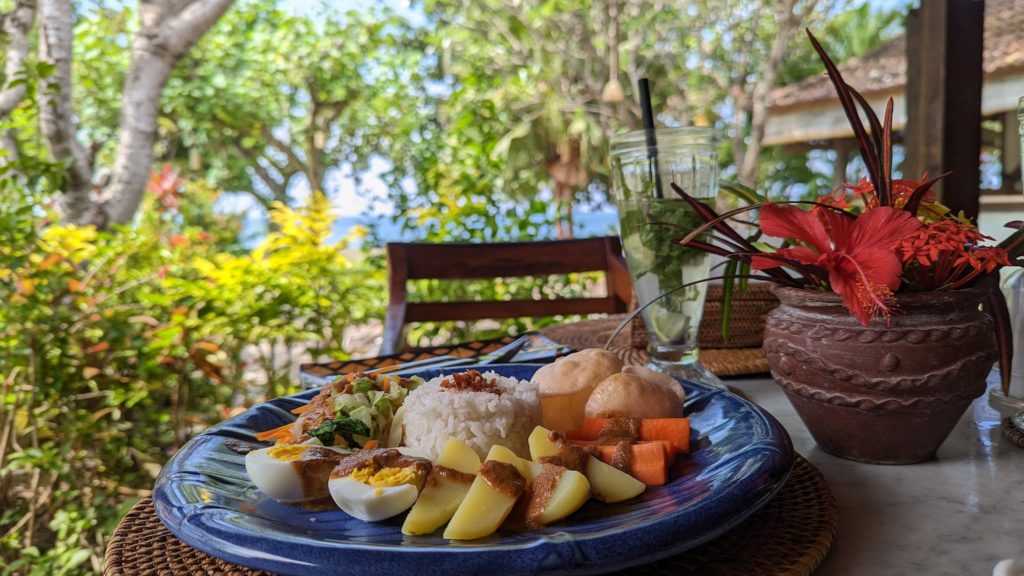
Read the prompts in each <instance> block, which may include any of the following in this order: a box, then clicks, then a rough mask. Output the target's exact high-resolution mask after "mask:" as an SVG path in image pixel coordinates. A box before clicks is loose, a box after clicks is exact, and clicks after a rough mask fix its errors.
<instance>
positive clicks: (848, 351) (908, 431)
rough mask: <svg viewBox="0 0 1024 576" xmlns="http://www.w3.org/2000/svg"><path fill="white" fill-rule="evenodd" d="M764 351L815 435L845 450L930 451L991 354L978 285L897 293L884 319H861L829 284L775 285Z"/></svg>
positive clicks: (981, 385)
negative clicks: (864, 322)
mask: <svg viewBox="0 0 1024 576" xmlns="http://www.w3.org/2000/svg"><path fill="white" fill-rule="evenodd" d="M775 295H776V296H778V297H779V300H780V301H781V302H782V304H781V305H780V306H779V307H778V308H776V309H775V310H774V311H772V312H771V313H770V314H769V315H768V320H767V323H766V326H765V333H764V352H765V355H766V356H767V357H768V364H769V366H770V367H771V372H772V376H773V377H774V378H775V381H776V382H777V383H778V384H779V386H781V387H782V389H783V391H785V393H786V396H787V397H789V401H790V402H791V403H792V404H793V408H795V409H796V411H797V413H798V414H799V415H800V418H801V419H802V420H803V421H804V424H806V425H807V428H808V430H810V432H811V435H812V436H813V437H814V440H815V441H816V442H817V443H818V445H819V446H821V448H822V449H824V450H825V451H826V452H829V453H832V454H835V455H836V456H840V457H843V458H848V459H850V460H858V461H862V462H871V463H878V464H909V463H913V462H921V461H924V460H928V459H930V458H932V457H933V456H934V455H935V451H936V450H938V448H939V446H940V445H941V444H942V442H943V441H945V439H946V436H948V435H949V433H950V431H951V430H952V429H953V427H954V426H955V425H956V423H957V421H958V420H959V419H960V416H962V415H963V413H964V411H965V410H966V409H967V406H968V405H970V403H971V401H972V400H973V399H974V398H977V397H978V396H980V395H981V394H982V393H983V392H984V391H985V378H986V376H987V374H988V373H989V371H990V370H991V369H992V365H993V364H994V363H995V361H996V341H995V336H994V331H993V325H992V320H991V318H990V317H989V316H988V314H986V313H984V312H982V311H981V310H980V309H979V304H980V303H981V300H982V299H983V298H984V292H982V291H979V290H960V291H955V292H917V293H906V294H898V295H897V303H898V312H897V313H895V314H893V316H892V319H891V321H890V322H889V323H888V325H887V324H886V322H885V321H884V320H878V319H876V320H872V322H871V324H870V325H869V326H867V327H865V326H861V325H860V323H858V322H857V320H856V319H855V318H854V317H853V316H852V315H851V314H850V312H849V311H848V310H847V309H846V308H844V307H843V305H842V300H841V299H840V297H839V296H838V295H836V294H833V293H831V292H828V293H826V292H818V291H812V290H802V289H797V288H787V287H778V288H776V289H775Z"/></svg>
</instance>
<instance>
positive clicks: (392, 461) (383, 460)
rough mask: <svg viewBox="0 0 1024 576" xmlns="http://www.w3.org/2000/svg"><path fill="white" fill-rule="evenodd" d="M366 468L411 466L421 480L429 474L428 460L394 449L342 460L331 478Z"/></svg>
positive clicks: (364, 451) (362, 453) (429, 465)
mask: <svg viewBox="0 0 1024 576" xmlns="http://www.w3.org/2000/svg"><path fill="white" fill-rule="evenodd" d="M367 466H372V467H373V469H374V470H375V471H376V470H380V469H382V468H408V467H410V466H411V467H414V468H416V470H417V471H418V472H420V474H421V476H422V477H423V478H426V476H427V475H428V474H430V468H431V464H430V460H427V459H426V458H417V457H415V456H406V455H405V454H402V453H401V452H399V451H398V449H396V448H374V449H373V450H361V451H359V452H356V453H355V454H352V455H350V456H347V457H345V458H344V459H342V460H341V461H340V462H338V465H337V466H336V467H335V468H334V470H332V471H331V478H344V477H345V476H351V475H352V472H355V471H356V470H358V469H360V468H365V467H367Z"/></svg>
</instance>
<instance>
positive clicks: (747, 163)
mask: <svg viewBox="0 0 1024 576" xmlns="http://www.w3.org/2000/svg"><path fill="white" fill-rule="evenodd" d="M797 3H798V0H786V1H785V2H782V3H780V5H779V7H778V9H777V10H776V12H775V16H776V21H777V22H778V25H779V29H778V31H777V33H776V35H775V38H774V39H773V40H772V46H771V49H770V50H769V51H768V59H767V60H766V61H765V63H764V68H763V70H762V71H761V76H760V78H758V80H757V82H756V83H755V84H754V89H753V92H752V93H751V96H750V102H749V104H750V110H749V114H750V136H749V138H748V139H747V142H746V146H744V147H743V148H744V149H743V153H742V156H737V158H736V164H737V166H738V167H739V174H738V177H739V180H740V183H742V184H743V185H745V186H750V187H752V188H753V187H754V186H756V185H757V168H758V157H759V156H760V155H761V150H762V148H763V147H762V145H761V141H762V140H763V139H764V125H765V121H766V120H767V118H768V93H769V92H771V89H772V87H773V86H774V85H775V77H776V76H777V75H778V72H779V67H780V66H781V65H782V61H783V60H784V59H785V56H786V48H787V47H788V46H789V43H790V40H791V39H792V36H793V32H794V31H795V30H796V26H797V24H799V23H800V22H801V20H803V17H804V15H805V14H809V13H810V12H811V11H813V10H814V5H815V4H816V3H817V0H812V1H810V2H808V3H807V5H806V6H805V7H804V9H803V10H798V9H797Z"/></svg>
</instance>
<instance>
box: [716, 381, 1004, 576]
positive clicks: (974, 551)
mask: <svg viewBox="0 0 1024 576" xmlns="http://www.w3.org/2000/svg"><path fill="white" fill-rule="evenodd" d="M989 381H990V386H993V385H994V384H995V381H994V379H992V378H990V379H989ZM726 385H727V386H729V387H730V388H731V389H733V390H735V391H737V392H740V393H742V394H743V395H744V396H746V397H747V398H749V399H750V400H751V401H753V402H755V403H757V404H759V405H761V406H763V407H764V408H765V409H767V410H768V411H769V412H771V413H772V414H773V415H774V416H775V417H776V418H778V420H779V421H780V422H781V423H782V425H783V426H785V428H786V430H788V431H789V434H790V437H791V438H792V439H793V447H794V448H795V449H796V451H797V452H799V453H800V454H802V455H803V456H804V457H805V458H807V459H808V460H810V462H811V463H813V464H814V465H815V467H817V468H818V470H820V471H821V473H822V474H824V476H825V479H826V480H827V481H828V483H829V486H830V487H831V488H832V493H833V494H834V495H835V497H836V500H837V501H838V504H839V528H838V533H837V535H836V540H835V543H834V544H833V545H832V548H831V550H830V551H829V553H828V556H827V557H826V558H825V561H824V562H823V563H822V565H821V567H820V568H819V570H818V571H817V573H816V574H822V575H847V574H854V575H859V574H867V575H872V576H884V575H888V574H893V575H917V574H922V575H924V574H927V575H930V576H931V575H942V574H949V575H956V576H961V575H988V574H991V573H992V569H993V567H994V566H995V564H996V563H997V562H998V561H999V560H1001V559H1004V558H1010V557H1018V558H1024V448H1019V447H1017V446H1016V445H1014V444H1012V443H1010V441H1009V440H1007V439H1006V438H1005V437H1004V436H1003V435H1002V432H1001V430H1000V426H1001V418H1002V416H1003V415H1004V414H1005V415H1009V414H1010V413H1011V411H1006V412H1005V413H1004V414H1001V413H1000V412H999V411H998V410H997V409H996V408H995V407H993V406H992V405H990V403H989V399H988V393H986V394H985V395H984V396H981V397H980V398H978V399H977V400H975V402H974V404H973V405H972V406H971V407H970V408H968V410H967V412H966V413H965V414H964V416H963V418H961V419H960V422H959V423H958V424H957V427H956V428H955V429H954V430H953V432H952V433H951V434H950V436H949V438H948V439H947V440H946V442H945V443H944V444H943V445H942V448H940V449H939V452H938V455H937V457H936V459H934V460H932V461H930V462H926V463H922V464H912V465H904V466H882V465H871V464H860V463H857V462H852V461H849V460H843V459H842V458H837V457H835V456H832V455H830V454H828V453H826V452H824V451H823V450H821V449H820V448H818V447H817V445H816V444H815V443H814V439H813V438H812V437H811V435H810V433H809V432H808V431H807V428H806V427H805V426H804V425H803V422H802V421H801V420H800V418H799V417H798V416H797V415H796V412H795V411H794V410H793V407H792V406H791V405H790V403H789V401H788V400H787V399H786V397H785V395H784V394H783V393H782V391H781V389H779V387H778V386H776V385H775V383H774V382H772V381H771V379H769V378H744V379H732V380H727V381H726Z"/></svg>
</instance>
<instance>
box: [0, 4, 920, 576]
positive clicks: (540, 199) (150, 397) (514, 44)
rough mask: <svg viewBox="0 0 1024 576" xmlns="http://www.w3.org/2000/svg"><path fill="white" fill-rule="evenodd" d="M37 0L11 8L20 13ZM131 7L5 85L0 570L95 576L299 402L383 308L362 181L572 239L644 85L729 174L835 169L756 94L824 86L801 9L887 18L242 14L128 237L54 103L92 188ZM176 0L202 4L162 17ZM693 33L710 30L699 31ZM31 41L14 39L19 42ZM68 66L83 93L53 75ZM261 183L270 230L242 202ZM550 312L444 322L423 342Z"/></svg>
mask: <svg viewBox="0 0 1024 576" xmlns="http://www.w3.org/2000/svg"><path fill="white" fill-rule="evenodd" d="M36 4H37V3H36V2H32V1H26V0H20V1H15V2H11V1H8V2H4V1H2V0H0V11H4V12H6V11H8V10H9V9H10V8H11V6H18V7H29V8H31V7H33V6H35V5H36ZM38 4H40V5H42V4H46V6H47V7H53V6H58V4H59V3H58V2H56V1H53V2H39V3H38ZM130 4H131V3H124V2H103V1H99V2H90V3H75V7H74V10H73V15H72V16H73V18H72V20H71V22H72V23H73V26H74V28H73V30H74V34H73V42H71V43H68V45H67V48H68V49H69V51H71V55H72V58H71V65H72V68H71V69H70V73H68V71H67V70H64V69H58V67H57V66H56V65H55V64H54V63H52V62H50V61H48V60H46V59H44V58H41V57H39V56H38V55H37V53H38V48H39V47H38V34H37V33H34V32H33V33H29V30H31V27H30V26H29V27H26V29H25V30H26V31H25V35H24V38H23V39H24V40H25V41H26V42H28V43H29V44H31V46H30V49H29V50H28V51H26V52H24V53H23V54H22V56H23V58H24V59H23V64H24V66H23V67H20V68H19V69H17V70H15V71H14V73H13V74H11V75H10V77H3V78H2V85H0V89H2V90H0V94H2V95H4V96H5V101H7V100H8V99H7V98H6V96H8V95H10V94H12V91H17V92H23V95H22V96H20V97H19V99H13V100H11V101H12V102H13V103H14V104H16V105H12V106H11V108H10V109H9V110H8V109H3V110H0V198H2V200H0V299H2V300H3V301H4V302H5V306H4V307H2V308H0V574H5V575H6V574H72V573H90V572H92V573H95V572H98V571H99V570H100V569H101V564H100V563H101V556H102V551H103V549H104V545H105V539H106V538H107V537H108V536H109V534H110V533H111V531H112V529H113V527H114V525H115V523H116V521H117V520H118V519H119V518H120V517H121V516H122V515H123V513H124V512H125V510H126V509H127V507H128V506H130V505H131V504H132V503H133V502H134V501H135V500H136V499H137V498H138V497H139V496H141V495H143V494H145V493H146V491H147V490H148V489H149V488H151V486H152V482H153V478H154V475H155V474H156V473H157V471H158V470H159V469H160V466H161V465H162V464H163V463H164V462H165V461H166V459H167V458H168V457H169V455H170V454H172V453H173V452H174V450H175V449H176V448H177V447H179V446H180V445H181V444H182V443H183V442H185V441H186V440H187V439H188V438H189V437H190V436H191V435H192V434H194V433H195V432H196V431H198V430H200V429H202V428H203V427H205V426H206V425H208V424H209V423H211V422H215V421H217V420H220V419H222V418H223V417H225V416H226V415H229V414H231V413H233V412H236V411H237V410H240V409H242V408H244V407H245V406H248V405H251V404H252V403H253V402H255V401H257V400H259V399H260V398H263V397H266V396H273V395H278V394H282V393H285V392H288V391H290V390H291V389H293V387H294V386H295V382H294V379H293V374H294V366H290V364H291V363H292V362H294V360H295V358H297V357H298V355H297V354H296V353H295V351H296V350H303V351H304V353H305V355H304V356H303V357H306V358H315V357H317V356H320V355H324V356H332V357H345V356H346V354H347V353H348V352H347V350H346V346H345V342H344V339H343V338H344V332H345V329H346V328H347V327H351V326H352V325H355V324H364V323H365V322H367V321H371V320H376V319H379V318H381V317H382V316H383V304H384V299H385V290H384V271H385V262H384V261H383V257H382V256H381V254H380V251H379V245H380V242H381V241H382V237H381V236H380V235H379V233H380V230H372V229H371V230H369V231H368V232H367V235H365V236H360V238H359V241H360V246H361V249H359V248H356V247H355V246H354V245H353V244H350V242H351V241H353V240H354V238H348V237H346V238H337V234H336V232H335V221H334V211H333V209H332V207H334V206H336V204H337V203H338V194H337V193H338V191H339V189H340V188H341V185H340V184H339V182H340V181H341V180H343V179H345V178H347V177H349V176H351V177H353V178H354V180H355V186H356V189H357V190H358V191H359V192H360V193H362V194H369V188H367V187H366V186H363V183H364V182H363V180H362V179H363V178H367V179H368V178H370V177H372V176H379V177H380V178H381V179H382V181H383V182H384V184H385V186H386V191H385V192H384V193H383V197H382V198H380V201H381V202H383V203H385V204H387V205H388V207H389V208H390V210H389V211H387V213H389V214H391V215H392V217H393V219H394V221H395V222H396V223H397V224H398V225H399V226H400V227H401V229H402V233H403V234H404V235H405V236H406V237H407V238H415V239H422V240H429V241H483V240H488V241H492V240H513V239H519V240H522V239H532V238H550V237H554V236H559V235H561V236H568V235H571V234H573V233H576V232H578V231H579V229H580V226H579V222H578V220H577V217H578V215H579V214H580V213H581V212H583V211H585V210H587V209H590V208H594V207H595V206H600V205H601V204H602V203H605V202H606V201H607V198H606V191H607V177H608V175H607V168H606V167H607V164H608V162H607V140H608V138H609V137H610V135H611V134H613V133H615V132H616V131H619V130H624V129H629V128H633V127H636V126H637V124H638V122H639V118H640V112H639V107H638V105H637V104H636V103H635V98H634V97H633V89H632V87H633V86H635V84H636V81H637V79H639V78H640V77H642V76H648V77H650V78H652V79H653V80H654V93H653V96H654V99H655V103H656V107H657V108H658V110H659V111H660V112H661V116H660V118H659V120H660V121H661V122H664V123H666V124H672V123H700V124H706V125H715V126H718V127H720V128H722V129H723V130H724V131H727V132H731V134H732V135H734V136H735V138H732V139H731V141H730V142H729V143H728V144H726V145H725V146H724V147H723V154H722V157H723V159H724V160H723V164H726V165H727V164H731V163H733V162H734V161H736V162H738V159H739V157H740V156H742V155H745V154H754V156H756V157H758V158H762V159H765V160H767V161H766V162H764V163H762V164H761V166H762V168H761V169H759V171H757V173H756V175H755V176H754V179H756V180H761V181H767V182H786V183H787V185H788V184H789V183H792V182H793V181H801V180H807V179H809V178H812V177H816V178H819V179H820V178H822V176H821V175H818V174H812V173H811V172H810V171H809V170H808V169H807V163H806V161H805V160H804V159H802V158H795V157H789V156H784V155H782V154H781V153H779V152H777V151H767V152H758V151H757V150H758V148H757V146H753V147H748V146H747V143H748V142H752V140H751V138H754V140H756V134H755V132H756V130H755V126H756V124H757V122H758V120H757V118H755V117H754V114H753V109H754V106H755V102H756V101H757V100H756V99H752V98H748V97H747V96H748V95H752V94H753V92H754V89H755V87H756V86H757V85H758V83H760V84H761V85H762V87H763V85H770V84H771V82H765V81H764V79H765V78H766V75H769V74H775V75H776V76H777V77H778V78H783V79H786V80H791V79H796V78H799V77H801V76H802V75H805V74H808V73H812V72H813V71H812V70H806V69H804V68H803V67H802V63H803V62H804V61H806V54H805V53H804V51H803V49H800V50H797V51H795V52H789V51H783V56H784V57H782V58H780V59H779V60H778V61H777V62H774V63H770V62H768V60H767V54H768V53H769V52H771V49H772V46H774V45H776V44H780V45H781V46H783V47H788V46H790V42H789V40H788V39H787V38H786V37H785V35H782V36H783V37H782V39H781V40H778V38H779V36H780V34H779V30H780V29H779V26H778V25H777V22H776V18H777V16H778V15H780V14H782V11H784V9H786V8H785V7H788V9H791V10H792V14H795V15H797V16H798V18H797V17H794V18H796V19H797V20H801V21H803V22H805V23H822V22H823V21H824V20H826V19H829V20H830V22H832V23H834V24H829V26H833V25H834V26H838V27H840V28H842V27H844V26H846V25H845V24H843V22H844V21H847V22H849V27H851V28H855V29H856V32H857V34H859V36H857V38H859V40H857V43H855V45H853V44H851V46H845V47H844V48H847V49H849V50H850V53H851V54H852V53H856V52H859V51H862V50H866V49H868V48H870V47H871V45H872V44H873V43H874V42H877V41H878V40H879V39H880V38H881V36H880V35H879V34H873V32H877V30H879V29H882V28H885V27H886V26H889V24H890V22H889V21H888V20H885V19H881V20H877V21H876V20H871V18H874V16H872V15H873V14H874V13H872V12H869V11H866V9H860V12H859V13H860V14H861V16H856V15H854V16H850V17H845V16H843V14H844V13H845V12H844V10H841V9H839V8H838V6H839V4H838V3H832V2H826V1H820V2H814V1H807V0H799V1H797V0H788V1H787V2H784V3H776V2H769V1H767V0H733V1H730V2H726V3H722V2H710V1H697V0H694V1H691V2H684V3H667V2H661V1H658V0H652V1H648V0H606V1H602V2H583V1H579V0H544V1H541V2H510V1H503V0H486V1H484V2H470V1H468V0H426V1H424V2H420V3H414V8H413V9H412V12H411V13H407V14H406V15H405V17H403V16H399V15H398V14H396V13H395V11H394V10H391V9H388V8H380V7H377V6H374V7H373V8H370V9H366V10H362V11H348V12H341V11H339V10H335V9H333V8H332V7H331V6H330V5H329V4H328V3H324V4H323V6H322V8H321V9H320V11H317V12H315V13H314V11H307V12H299V13H296V12H295V11H294V10H286V9H285V5H284V4H283V3H277V2H274V1H273V0H245V1H239V2H236V3H235V4H234V6H233V7H232V8H231V9H230V10H228V11H227V12H226V13H225V15H224V16H223V17H221V18H220V19H219V20H218V21H217V23H216V24H215V25H213V26H212V27H211V28H210V31H209V32H208V33H207V34H205V35H204V36H203V37H202V38H201V39H198V40H196V41H195V43H194V45H192V47H191V49H189V50H188V51H187V52H182V53H178V54H176V55H175V57H174V59H173V62H174V63H175V64H174V67H173V69H170V73H169V76H168V77H167V82H166V85H165V86H164V88H163V91H162V97H161V98H160V99H159V101H158V102H159V106H155V105H154V108H155V114H156V116H157V118H156V120H155V131H152V134H153V135H155V138H154V141H153V147H152V148H153V150H152V152H153V156H154V158H155V159H156V160H157V161H158V162H157V165H156V166H155V167H154V168H153V170H152V171H153V176H152V177H151V178H150V181H149V186H148V188H147V190H146V194H145V199H144V201H143V203H142V204H141V208H140V210H139V211H138V212H137V213H135V215H134V217H133V218H131V219H129V218H127V217H124V218H117V219H115V220H116V221H127V222H128V223H127V224H125V225H122V226H120V227H117V226H111V227H109V228H105V229H103V228H101V229H97V228H95V227H92V226H74V225H71V224H69V223H68V222H67V221H61V220H60V219H59V218H58V216H57V211H56V208H57V204H56V200H57V199H59V198H61V192H62V191H66V187H67V184H68V178H69V176H75V174H74V173H72V171H70V170H69V167H70V168H75V169H76V170H78V169H79V168H82V167H81V166H78V167H77V168H76V167H74V166H70V165H69V164H68V163H67V161H66V160H65V159H64V157H63V156H60V155H59V154H56V153H55V151H54V146H53V144H54V140H53V139H51V138H48V137H47V136H46V135H45V134H44V133H43V132H44V131H43V130H41V126H42V123H41V116H42V115H45V114H46V113H47V104H46V102H42V103H41V100H46V101H50V100H48V99H51V98H52V99H53V101H51V104H52V103H53V102H56V101H57V100H60V101H61V102H64V101H70V102H73V105H74V106H73V112H74V114H73V115H71V116H69V117H66V118H65V120H68V121H69V122H72V124H75V128H74V130H72V131H70V132H65V133H64V135H65V136H67V135H68V134H70V135H71V136H72V138H71V140H77V141H78V142H79V144H78V146H79V147H80V148H81V150H80V151H81V152H82V154H80V157H81V158H85V159H86V160H87V162H85V163H84V165H85V168H87V169H85V168H82V169H81V170H78V172H79V173H78V174H77V176H75V177H76V178H77V185H76V186H77V189H78V191H79V192H80V194H79V196H81V197H89V196H90V195H94V194H93V193H94V192H95V191H103V190H106V189H108V188H109V186H110V184H111V180H112V179H116V170H113V167H114V165H115V164H116V162H115V159H116V158H117V156H118V154H119V144H118V143H117V142H118V138H119V134H120V133H121V132H120V130H119V125H120V124H121V123H122V122H121V119H122V117H123V114H122V113H123V112H125V109H124V108H123V107H122V98H123V97H124V96H123V95H124V93H125V86H126V83H127V82H128V80H129V78H130V76H131V74H130V73H129V71H130V69H131V66H132V62H133V56H132V52H131V46H132V45H133V42H134V39H136V38H137V36H138V35H139V32H140V29H141V26H140V24H139V14H138V11H137V10H136V9H135V8H134V7H133V6H132V5H130ZM157 4H159V5H161V6H170V5H173V7H177V8H181V7H183V6H185V5H186V3H185V2H168V1H161V2H149V3H146V5H147V6H150V7H152V6H155V5H157ZM208 4H212V3H208ZM216 4H217V5H219V6H225V5H226V4H227V3H226V2H223V1H222V2H217V3H216ZM291 4H295V3H291ZM172 12H173V11H171V12H168V14H171V13H172ZM69 13H70V11H63V12H62V11H60V10H56V11H54V10H52V9H50V8H47V11H46V16H47V18H50V19H52V20H48V21H49V22H58V20H59V21H60V22H63V23H67V15H68V14H69ZM843 18H848V20H843ZM60 22H58V23H60ZM790 24H792V22H791V23H790ZM691 29H694V30H695V29H706V30H707V31H708V32H707V34H706V35H704V36H696V35H693V36H689V35H683V34H681V33H680V31H683V30H691ZM830 30H831V29H830ZM730 31H736V32H737V33H738V34H739V35H737V34H730ZM845 33H846V32H845V31H840V30H836V31H833V32H830V36H833V37H842V35H843V34H845ZM12 43H13V37H4V38H0V47H2V48H4V49H5V50H7V53H8V54H10V53H11V50H10V48H11V47H12V46H11V44H12ZM143 52H145V50H143ZM10 70H12V69H11V68H10V67H8V69H7V71H6V72H5V74H6V73H8V72H9V71H10ZM772 70H774V72H772ZM55 76H59V77H60V78H62V79H64V80H67V81H69V82H70V79H73V84H70V85H69V86H70V89H69V90H63V91H56V89H55V88H52V87H51V86H52V83H51V82H50V81H49V79H52V78H54V77H55ZM15 89H17V90H15ZM762 92H763V90H762ZM759 94H761V93H760V92H759ZM761 95H762V96H763V94H761ZM58 97H59V98H58ZM58 103H60V102H58ZM50 108H54V106H50ZM65 108H67V109H71V108H70V107H69V106H66V107H65ZM41 112H42V114H41ZM50 112H52V110H50ZM752 135H753V136H752ZM65 143H67V142H65ZM751 150H753V152H751ZM55 157H59V158H62V160H61V161H55V160H54V158H55ZM80 164H82V163H80ZM146 164H147V165H144V166H142V168H143V169H144V171H145V172H148V171H149V170H150V167H149V166H148V163H146ZM130 167H131V168H137V167H136V166H130ZM380 167H382V168H380ZM377 168H380V169H379V170H378V169H377ZM374 171H377V172H380V173H379V174H376V175H374V174H370V172H374ZM83 174H86V175H87V176H88V177H86V176H83ZM112 174H114V176H112ZM319 190H323V191H324V192H326V195H325V194H321V193H319V192H318V191H319ZM94 196H95V195H94ZM239 196H244V197H247V198H251V199H252V205H253V206H255V209H256V210H257V211H259V212H261V213H262V214H263V216H265V218H264V221H265V226H253V225H252V222H251V221H249V222H247V221H244V220H243V218H242V217H241V216H240V215H237V214H232V213H230V211H229V210H227V209H225V205H227V204H229V202H227V201H228V200H230V199H232V198H237V197H239ZM132 210H134V208H133V209H132ZM122 216H123V215H122ZM253 232H255V234H253ZM917 256H920V255H919V254H917V255H915V258H916V257H917ZM908 257H909V256H908ZM595 281H596V278H594V277H592V276H589V275H572V276H568V277H561V278H542V279H521V280H515V281H509V282H501V283H482V282H472V283H439V282H434V283H429V282H424V283H420V284H418V285H416V286H413V287H412V288H413V290H412V292H413V293H412V297H413V298H430V299H442V300H445V299H446V300H462V299H476V298H512V297H526V296H527V295H535V294H539V293H541V292H544V291H558V292H559V293H560V294H562V295H567V294H579V293H583V292H589V291H592V290H594V289H595V286H594V283H595ZM542 322H544V321H539V322H535V321H531V320H517V321H510V322H507V323H491V324H488V325H484V326H437V325H430V324H426V325H420V326H417V327H414V329H413V333H412V337H413V339H414V340H417V341H419V342H423V343H426V342H429V341H432V340H435V339H446V340H458V339H465V338H468V337H471V336H473V337H486V336H489V335H493V334H495V333H497V332H507V331H509V330H513V331H522V330H525V329H529V328H533V327H536V326H538V325H541V323H542Z"/></svg>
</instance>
